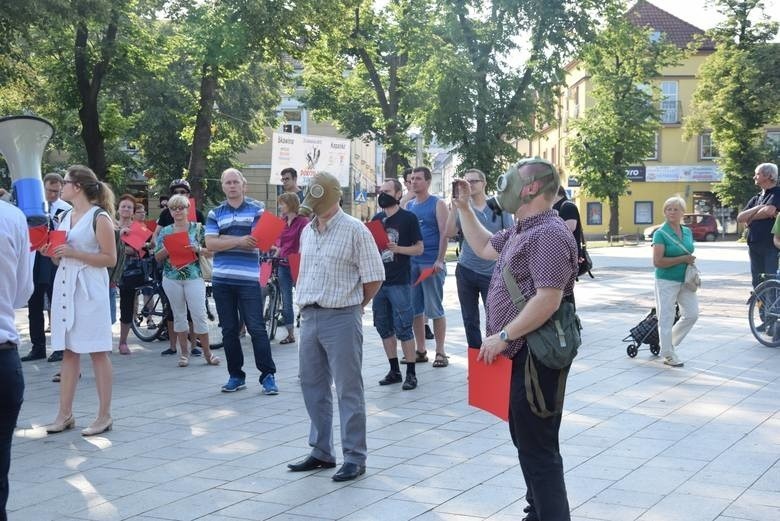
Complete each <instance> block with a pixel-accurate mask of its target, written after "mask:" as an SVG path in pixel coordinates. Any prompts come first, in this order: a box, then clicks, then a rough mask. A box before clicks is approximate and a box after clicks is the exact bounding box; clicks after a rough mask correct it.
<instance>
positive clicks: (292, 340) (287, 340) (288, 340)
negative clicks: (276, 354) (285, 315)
mask: <svg viewBox="0 0 780 521" xmlns="http://www.w3.org/2000/svg"><path fill="white" fill-rule="evenodd" d="M279 343H280V344H294V343H295V337H294V336H292V335H287V338H285V339H284V340H280V341H279Z"/></svg>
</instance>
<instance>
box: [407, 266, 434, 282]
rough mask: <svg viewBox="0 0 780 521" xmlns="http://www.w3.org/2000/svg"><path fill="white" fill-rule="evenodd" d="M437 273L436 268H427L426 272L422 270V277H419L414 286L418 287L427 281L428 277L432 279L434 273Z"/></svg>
mask: <svg viewBox="0 0 780 521" xmlns="http://www.w3.org/2000/svg"><path fill="white" fill-rule="evenodd" d="M435 271H436V268H435V267H433V266H431V267H430V268H425V269H424V270H422V271H421V272H420V276H419V277H417V282H415V283H414V284H412V286H416V285H417V284H419V283H420V282H422V281H424V280H425V279H427V278H428V277H430V276H431V275H433V273H434V272H435Z"/></svg>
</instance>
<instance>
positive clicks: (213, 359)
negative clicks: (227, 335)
mask: <svg viewBox="0 0 780 521" xmlns="http://www.w3.org/2000/svg"><path fill="white" fill-rule="evenodd" d="M203 359H204V360H205V361H206V365H219V363H220V362H221V360H220V359H219V357H218V356H217V355H215V354H214V353H211V355H209V356H204V357H203Z"/></svg>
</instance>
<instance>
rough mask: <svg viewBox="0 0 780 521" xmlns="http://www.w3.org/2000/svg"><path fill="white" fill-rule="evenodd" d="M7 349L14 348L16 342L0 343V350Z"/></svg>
mask: <svg viewBox="0 0 780 521" xmlns="http://www.w3.org/2000/svg"><path fill="white" fill-rule="evenodd" d="M8 349H16V344H14V343H13V342H3V343H2V344H0V351H5V350H8Z"/></svg>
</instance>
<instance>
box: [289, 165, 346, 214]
mask: <svg viewBox="0 0 780 521" xmlns="http://www.w3.org/2000/svg"><path fill="white" fill-rule="evenodd" d="M340 198H341V185H340V184H339V180H338V179H337V178H336V177H334V176H333V175H332V174H329V173H327V172H320V173H318V174H317V175H315V176H314V177H313V178H312V179H311V181H310V182H309V187H308V189H307V190H306V197H304V198H303V203H301V206H300V208H299V209H298V213H299V214H301V215H307V216H308V215H310V214H312V213H313V214H314V215H321V214H323V213H325V212H327V211H328V210H330V209H331V208H332V207H333V205H335V204H337V203H338V202H339V199H340Z"/></svg>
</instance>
